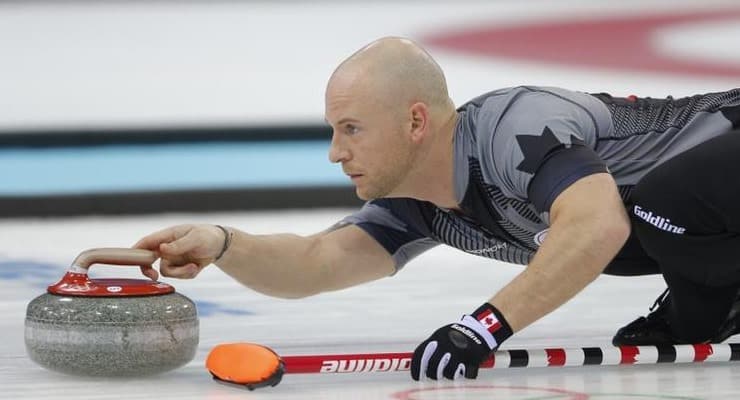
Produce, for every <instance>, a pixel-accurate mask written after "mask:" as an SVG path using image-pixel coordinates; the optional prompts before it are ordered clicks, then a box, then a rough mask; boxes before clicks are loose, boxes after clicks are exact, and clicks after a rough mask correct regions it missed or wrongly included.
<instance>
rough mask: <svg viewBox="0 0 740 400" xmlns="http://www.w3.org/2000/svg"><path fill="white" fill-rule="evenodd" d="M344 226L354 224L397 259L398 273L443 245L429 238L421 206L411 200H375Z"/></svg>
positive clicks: (353, 215) (394, 259)
mask: <svg viewBox="0 0 740 400" xmlns="http://www.w3.org/2000/svg"><path fill="white" fill-rule="evenodd" d="M340 224H354V225H356V226H358V227H359V228H361V229H362V230H364V231H365V232H367V233H368V234H369V235H370V236H372V237H373V238H374V239H375V240H376V241H377V242H378V243H380V245H381V246H383V248H385V250H386V251H388V254H390V255H391V256H392V257H393V261H394V262H395V267H396V272H398V271H399V270H400V269H401V268H403V266H404V265H406V263H408V262H409V261H410V260H411V259H413V258H414V257H416V256H418V255H419V254H421V253H423V252H424V251H426V250H429V249H430V248H432V247H434V246H436V245H438V244H439V242H437V241H435V240H433V239H432V238H430V237H429V231H428V228H426V226H427V225H426V222H425V220H424V217H423V215H422V213H421V211H420V210H419V207H418V205H417V204H415V202H414V201H413V200H410V199H377V200H372V201H369V202H367V203H365V205H364V206H363V207H362V209H360V210H359V211H358V212H356V213H354V214H352V215H349V216H347V217H346V218H344V219H343V220H342V221H341V222H340Z"/></svg>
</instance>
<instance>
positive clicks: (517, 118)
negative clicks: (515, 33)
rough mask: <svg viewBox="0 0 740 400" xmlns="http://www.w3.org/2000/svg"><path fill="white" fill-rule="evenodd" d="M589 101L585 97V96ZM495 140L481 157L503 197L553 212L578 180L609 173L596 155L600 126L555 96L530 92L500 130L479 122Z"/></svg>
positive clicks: (572, 103)
mask: <svg viewBox="0 0 740 400" xmlns="http://www.w3.org/2000/svg"><path fill="white" fill-rule="evenodd" d="M584 96H585V95H584ZM481 122H482V123H480V124H479V129H481V128H482V129H491V131H492V132H495V134H494V135H493V138H492V140H491V142H490V143H488V145H490V147H489V148H487V149H486V148H484V149H482V151H487V152H488V157H485V155H484V156H483V157H481V159H483V160H486V162H488V163H489V167H488V168H487V169H488V172H489V173H490V174H491V176H492V178H493V179H494V180H495V182H496V183H497V184H498V185H499V187H500V188H501V189H502V191H503V192H504V194H506V195H508V196H511V197H513V198H518V199H520V200H522V201H529V202H531V203H532V204H533V205H534V206H535V208H536V209H537V210H538V211H539V212H543V213H544V212H549V211H550V207H551V206H552V203H553V202H554V201H555V199H556V198H557V196H558V195H559V194H560V193H561V192H562V191H563V190H565V189H566V188H567V187H568V186H570V185H571V184H573V183H574V182H575V181H577V180H578V179H580V178H582V177H585V176H588V175H591V174H595V173H599V172H608V169H607V167H606V164H605V163H604V162H603V160H601V158H600V157H599V156H598V155H597V154H596V152H595V151H594V150H593V146H595V143H596V136H597V133H596V130H597V127H596V123H595V119H594V117H593V114H592V113H591V112H590V110H589V109H588V108H587V107H586V106H585V105H582V104H579V103H578V102H576V101H574V100H572V99H568V98H565V97H562V96H558V95H556V94H553V93H547V92H531V93H526V94H522V95H520V97H519V98H518V99H517V100H516V101H513V102H511V103H510V104H509V106H508V108H507V110H506V111H505V112H504V113H503V115H501V117H500V119H499V120H498V121H497V124H496V125H495V126H493V122H492V121H485V120H483V121H481Z"/></svg>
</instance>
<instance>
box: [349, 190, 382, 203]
mask: <svg viewBox="0 0 740 400" xmlns="http://www.w3.org/2000/svg"><path fill="white" fill-rule="evenodd" d="M355 194H356V195H357V197H359V198H360V200H364V201H370V200H375V199H377V198H380V197H383V196H380V195H378V194H377V193H372V192H368V191H367V190H362V189H360V188H359V187H355Z"/></svg>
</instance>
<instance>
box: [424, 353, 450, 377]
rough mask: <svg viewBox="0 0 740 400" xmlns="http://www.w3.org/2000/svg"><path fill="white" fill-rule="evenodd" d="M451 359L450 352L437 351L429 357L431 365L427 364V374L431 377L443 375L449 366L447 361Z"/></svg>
mask: <svg viewBox="0 0 740 400" xmlns="http://www.w3.org/2000/svg"><path fill="white" fill-rule="evenodd" d="M448 361H450V353H442V352H441V351H435V352H434V353H433V354H432V355H431V357H429V365H427V369H426V376H427V378H429V379H434V380H435V381H436V380H437V379H438V378H441V377H442V370H443V369H444V367H446V366H447V362H448Z"/></svg>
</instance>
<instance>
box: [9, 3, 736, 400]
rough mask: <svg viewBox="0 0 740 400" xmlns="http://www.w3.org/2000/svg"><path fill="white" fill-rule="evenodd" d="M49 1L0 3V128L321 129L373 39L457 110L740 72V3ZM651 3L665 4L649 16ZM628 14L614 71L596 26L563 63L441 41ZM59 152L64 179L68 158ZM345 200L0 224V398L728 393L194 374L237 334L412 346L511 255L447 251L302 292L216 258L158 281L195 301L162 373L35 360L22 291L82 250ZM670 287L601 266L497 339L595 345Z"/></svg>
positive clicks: (706, 378)
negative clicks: (337, 91)
mask: <svg viewBox="0 0 740 400" xmlns="http://www.w3.org/2000/svg"><path fill="white" fill-rule="evenodd" d="M60 3H63V5H61V6H60V5H58V4H60ZM60 3H55V2H43V1H39V2H35V1H34V2H28V3H26V2H6V3H3V4H0V54H2V55H0V57H1V58H2V62H0V70H2V74H0V132H1V130H2V129H7V130H11V131H12V130H23V129H34V128H46V129H53V128H58V127H67V128H69V127H72V128H74V127H77V126H84V127H98V126H103V127H105V126H115V127H128V128H131V127H137V126H143V127H151V126H158V125H163V126H168V124H175V125H178V124H184V125H186V126H187V125H188V124H195V125H198V124H204V125H206V126H208V125H209V124H213V125H220V124H227V125H228V124H235V125H247V126H248V125H249V124H254V125H269V124H283V125H285V124H294V123H299V124H301V123H307V124H311V123H315V124H318V123H321V121H322V120H323V91H324V85H325V83H326V79H327V78H328V76H329V74H330V73H331V71H332V70H333V68H334V66H335V65H336V63H337V62H339V61H340V60H341V59H343V58H344V57H346V56H347V55H349V54H351V52H352V51H354V50H356V49H357V48H358V47H359V46H361V45H363V44H365V43H367V42H369V41H370V40H373V39H375V38H377V37H379V36H385V35H403V36H409V37H412V38H415V39H417V40H420V41H422V42H423V43H425V44H429V45H430V46H429V47H428V48H429V50H430V51H431V53H432V54H433V55H434V56H435V58H436V59H437V60H438V61H439V63H440V64H441V66H442V67H443V69H444V70H445V71H446V74H447V78H448V84H449V87H450V91H451V96H452V97H453V99H454V100H455V101H456V102H457V103H462V102H463V101H465V100H467V99H469V98H471V97H473V96H476V95H478V94H480V93H482V92H484V91H487V90H492V89H496V88H500V87H506V86H514V85H522V84H532V85H553V86H563V87H567V88H571V89H574V90H579V91H585V92H598V91H607V92H611V93H613V94H615V95H617V96H626V95H629V94H637V95H640V96H652V97H662V96H665V95H668V94H672V95H674V96H684V95H690V94H695V93H702V92H709V91H718V90H725V89H729V88H732V87H738V86H740V56H739V55H740V52H739V51H738V43H740V6H738V2H737V0H707V1H695V0H652V1H650V0H625V1H619V2H606V1H602V2H594V1H590V0H582V1H579V0H563V1H558V2H552V1H549V0H531V1H515V0H512V1H504V0H500V1H458V2H452V1H441V0H440V1H428V2H421V1H397V2H392V1H386V2H373V1H370V0H368V1H352V2H339V1H314V2H310V3H309V2H296V1H286V2H264V1H257V2H249V1H244V2H234V1H214V2H205V1H204V2H196V1H182V2H179V1H171V2H170V1H157V2H135V4H136V5H135V6H131V5H130V4H128V3H126V2H124V1H115V2H104V4H103V3H100V2H94V3H95V4H94V5H91V4H92V2H84V1H82V2H75V1H65V2H60ZM553 4H557V5H553ZM663 14H668V15H669V17H666V18H663V19H661V15H663ZM694 14H695V15H696V16H697V17H696V18H694V19H691V18H689V19H687V18H685V15H694ZM640 16H641V17H645V18H648V20H640V21H643V23H648V24H650V27H652V30H647V31H645V30H640V29H643V28H644V24H643V25H640V24H636V25H634V24H633V25H630V24H628V23H625V24H623V25H619V26H620V27H621V28H620V29H623V31H620V32H623V33H625V35H626V34H627V33H630V34H634V35H629V36H625V37H627V38H628V39H624V40H620V38H621V36H619V35H612V37H611V39H612V40H613V39H614V38H615V37H616V39H617V40H616V41H612V42H611V45H613V46H615V49H619V51H620V53H618V54H617V53H614V54H604V53H600V54H601V55H603V56H604V57H606V58H609V56H613V57H611V59H612V60H613V61H614V63H615V64H614V65H612V66H605V65H594V64H593V63H591V62H592V61H593V60H594V59H595V58H596V57H595V56H594V55H590V54H591V53H589V52H587V51H586V50H592V48H593V47H594V46H598V43H600V42H599V41H600V40H602V39H603V40H607V39H609V38H606V37H602V36H603V35H602V34H604V30H596V31H588V32H585V31H584V33H583V35H582V37H583V38H584V39H589V38H592V39H593V40H594V42H588V41H587V40H586V41H585V42H583V43H581V45H582V46H583V47H582V49H581V50H583V51H581V52H580V53H579V54H581V55H580V56H578V55H577V54H575V53H576V52H573V51H572V50H573V49H568V48H563V47H561V48H558V51H562V52H570V53H568V54H571V53H572V54H574V59H573V60H570V61H572V62H571V63H563V62H562V60H560V59H558V56H561V55H562V54H561V53H559V52H558V51H552V52H547V51H545V50H548V49H543V48H541V47H540V48H539V49H540V50H542V54H539V53H537V52H536V51H535V50H532V51H530V52H526V53H525V54H524V55H521V54H519V55H518V56H517V54H515V51H514V50H516V49H510V48H505V47H503V48H497V49H489V50H490V51H491V52H492V53H491V54H483V53H480V52H477V53H476V52H465V51H458V50H459V49H458V50H455V49H450V48H449V47H445V46H444V45H442V44H439V43H442V42H444V40H445V38H446V39H449V38H450V37H454V35H455V34H458V33H461V32H462V31H464V30H466V29H478V28H481V29H482V28H485V27H496V28H504V27H516V26H527V25H528V24H539V23H546V22H547V21H550V20H552V21H553V23H554V24H556V25H557V24H565V25H563V26H561V27H560V28H558V29H559V30H557V32H560V33H564V32H565V33H567V32H573V31H574V29H575V30H576V31H577V30H578V29H581V28H583V25H579V21H580V22H582V21H588V20H589V19H592V18H596V19H604V18H606V19H609V18H613V19H614V18H616V19H620V18H622V20H623V21H622V22H624V21H629V20H630V18H631V17H640ZM638 19H639V18H638ZM645 21H648V22H645ZM567 24H571V25H567ZM558 26H560V25H558ZM194 27H197V29H194ZM574 27H575V28H574ZM561 28H562V29H561ZM636 32H638V33H639V32H643V33H645V34H644V35H642V36H640V35H637V33H636ZM479 33H480V32H479ZM499 33H500V32H499ZM510 33H511V32H510ZM607 36H608V35H607ZM540 39H541V37H540ZM537 40H538V39H537V38H534V39H532V40H531V41H530V42H531V43H533V44H537ZM432 43H437V44H436V45H433V44H432ZM646 43H648V44H649V45H646ZM639 45H641V46H639ZM551 48H552V49H555V48H556V47H555V44H553V46H551ZM645 49H651V50H650V51H646V50H645ZM616 51H617V50H615V52H616ZM634 57H646V58H649V59H650V61H651V62H652V64H650V68H648V69H639V68H634V66H630V65H628V64H629V63H628V61H630V60H632V59H633V58H634ZM0 134H1V133H0ZM55 167H58V168H60V169H61V171H62V172H65V170H63V168H65V166H64V165H59V166H56V165H55ZM196 167H197V166H196ZM163 168H165V169H166V172H167V173H168V174H177V173H178V171H179V170H178V165H177V164H168V165H165V166H163ZM24 172H27V171H24V170H17V169H13V170H7V169H6V170H0V194H3V195H5V194H7V193H6V192H7V191H8V190H9V189H8V188H7V187H8V186H10V184H9V183H8V181H12V180H11V179H9V176H10V174H13V177H14V178H17V179H16V180H20V181H25V182H34V181H33V179H35V178H36V177H30V176H25V175H23V173H24ZM66 172H68V171H66ZM93 172H97V171H93ZM145 172H146V171H145ZM156 172H161V171H156ZM247 172H254V171H247ZM247 172H245V174H246V173H247ZM19 175H20V176H19ZM66 175H67V176H65V174H62V178H60V179H67V178H68V179H70V181H72V180H74V179H73V178H74V177H73V176H72V175H74V174H66ZM141 176H144V175H141ZM164 176H165V177H166V176H167V175H166V174H165V175H164ZM178 178H179V177H178ZM162 180H163V183H165V182H164V181H165V180H166V179H162ZM39 182H40V181H39ZM78 183H79V182H78ZM38 186H42V188H43V186H44V185H41V184H39V185H38ZM61 186H64V187H68V185H67V184H64V185H61ZM47 189H48V188H47ZM70 190H72V189H70ZM351 211H352V210H343V209H331V210H312V209H304V210H292V211H282V212H239V213H210V214H162V215H156V216H149V215H147V216H128V217H126V216H121V217H103V216H90V217H78V218H54V219H31V218H28V219H0V399H39V400H40V399H44V400H46V399H76V400H79V399H94V400H99V399H156V400H189V399H198V400H232V399H233V400H236V399H342V400H345V399H352V400H360V399H403V400H412V399H418V400H422V399H445V400H446V399H515V400H535V399H537V400H545V399H547V400H559V399H562V400H565V399H573V400H575V399H579V400H584V399H594V400H601V399H604V400H607V399H608V400H614V399H624V400H632V399H634V400H657V399H675V400H679V399H680V400H695V399H704V400H710V399H712V400H718V399H726V400H730V399H732V400H737V399H740V363H730V362H728V363H714V364H659V365H658V364H654V365H636V366H634V365H632V366H630V365H627V366H590V367H562V368H561V367H554V368H526V369H522V368H519V369H497V370H491V369H484V370H481V373H480V376H479V378H478V379H477V380H472V381H456V382H451V381H441V382H433V381H424V382H414V381H412V380H411V378H410V376H409V374H408V372H378V373H362V374H353V373H347V374H325V375H320V374H305V375H290V374H288V375H286V376H285V377H284V378H283V381H282V383H280V384H279V385H278V386H276V387H271V388H263V389H260V390H257V391H253V392H249V391H247V390H240V389H237V388H234V387H229V386H224V385H220V384H217V383H215V382H214V381H213V380H212V379H211V377H210V375H209V373H208V372H207V371H206V369H205V367H204V360H205V357H206V355H207V354H208V352H209V350H210V349H211V348H213V346H215V345H216V344H218V343H226V342H235V341H248V342H256V343H260V344H263V345H267V346H269V347H271V348H273V349H274V350H276V351H277V352H278V353H279V354H281V355H286V356H288V355H308V354H332V353H373V352H410V351H413V349H414V348H415V346H416V345H417V344H418V343H420V342H421V341H422V340H424V339H425V338H427V337H428V336H429V335H430V334H431V333H432V332H433V331H434V330H435V329H437V328H438V327H440V326H442V325H445V324H448V323H450V322H452V321H455V320H457V319H459V318H460V316H461V315H462V314H463V313H466V312H470V311H472V310H473V309H475V308H476V307H477V306H478V305H479V304H481V303H482V302H484V301H486V300H487V299H489V298H490V297H491V295H492V294H494V293H495V292H496V291H497V290H498V289H499V288H500V287H501V286H503V285H504V284H505V283H507V282H508V281H509V280H510V279H511V278H513V277H514V276H515V275H516V274H517V273H519V272H520V271H521V270H522V268H523V267H519V266H513V265H508V264H502V263H497V262H494V261H491V260H488V259H484V258H479V257H474V256H471V255H467V254H464V253H462V252H460V251H457V250H454V249H450V248H445V247H441V246H440V247H438V248H435V249H433V250H432V251H429V252H427V253H425V254H423V255H421V256H420V257H418V258H416V259H415V260H413V261H412V262H411V263H409V264H408V265H407V266H406V267H405V269H403V270H402V271H401V272H399V273H398V274H397V275H396V276H393V277H388V278H385V279H381V280H379V281H376V282H373V283H370V284H367V285H364V286H360V287H356V288H351V289H347V290H342V291H338V292H332V293H326V294H321V295H317V296H313V297H310V298H306V299H301V300H281V299H273V298H268V297H266V296H263V295H260V294H257V293H255V292H252V291H250V290H248V289H246V288H243V287H241V286H240V285H239V284H237V283H235V282H234V281H233V280H231V279H230V278H229V277H227V276H226V275H225V274H223V273H221V272H220V271H219V270H218V269H217V268H216V267H209V268H207V269H206V270H204V271H203V272H202V274H201V275H200V276H199V277H198V278H197V279H195V280H187V281H180V280H173V279H167V278H163V281H166V282H168V283H170V284H172V285H174V286H175V287H176V289H177V291H179V292H180V293H182V294H184V295H186V296H188V297H189V298H191V299H192V300H194V301H195V302H196V304H197V306H198V311H199V315H200V344H199V347H198V351H197V354H196V357H195V359H194V360H193V361H192V362H190V363H189V364H188V365H186V366H184V367H182V368H180V369H177V370H175V371H173V372H170V373H166V374H161V375H157V376H151V377H145V378H139V379H125V380H124V379H91V378H80V377H72V376H66V375H62V374H58V373H54V372H50V371H47V370H45V369H42V368H41V367H39V366H37V365H35V364H34V363H33V362H32V361H31V360H30V359H29V358H28V357H27V356H26V352H25V348H24V341H23V330H24V315H25V308H26V305H27V304H28V303H29V302H30V301H31V300H32V299H33V298H34V297H36V296H38V295H41V294H42V293H43V292H44V291H45V289H46V286H47V285H49V284H51V283H54V282H56V281H57V280H58V279H59V278H60V277H61V276H62V275H63V273H64V272H65V270H66V268H67V267H68V266H69V264H70V263H71V262H72V260H73V259H74V258H75V256H76V255H77V254H78V253H79V252H81V251H83V250H86V249H90V248H95V247H126V246H130V245H132V244H133V243H135V242H136V241H137V240H138V239H139V238H140V237H141V236H143V235H146V234H148V233H150V232H153V231H155V230H158V229H161V228H163V227H165V226H169V225H173V224H179V223H189V222H195V223H218V224H223V225H229V226H233V227H236V228H240V229H243V230H246V231H249V232H252V233H275V232H295V233H299V234H310V233H313V232H316V231H319V230H322V229H325V228H327V227H329V226H331V225H332V224H333V223H335V222H336V221H337V220H338V219H340V218H342V217H343V216H345V215H347V214H348V213H350V212H351ZM93 275H94V276H99V277H101V276H105V277H111V276H121V277H139V273H138V269H137V268H135V267H134V268H127V267H100V268H97V267H96V268H94V273H93ZM663 289H664V284H663V282H662V280H661V278H660V277H657V276H653V277H638V278H619V277H609V276H603V277H600V278H598V279H597V281H596V282H594V283H593V284H592V285H590V286H589V287H587V288H586V289H585V290H584V291H583V292H582V293H581V294H580V295H578V296H577V297H576V298H575V299H573V300H572V301H570V302H569V303H567V304H566V305H565V306H563V307H562V308H560V309H558V310H557V311H555V312H553V313H552V314H550V315H548V316H547V317H545V318H544V319H542V320H540V321H538V322H536V323H535V324H533V325H532V326H530V327H528V328H527V329H525V330H524V331H522V332H520V333H518V334H516V335H515V336H514V337H512V338H511V339H509V340H508V341H507V342H505V343H504V345H503V347H502V349H544V348H548V347H550V348H552V347H564V348H573V347H577V348H580V347H588V346H593V347H605V346H609V344H610V341H611V337H612V335H613V334H614V332H615V331H616V329H617V328H619V327H620V326H622V325H624V324H626V323H628V322H630V321H632V320H633V319H634V318H636V317H637V316H638V315H644V314H646V313H647V312H648V307H649V306H650V305H651V304H652V303H653V301H654V300H655V298H656V297H657V296H658V295H659V294H660V293H661V292H662V290H663ZM730 341H735V342H740V337H737V338H735V339H734V340H733V339H731V340H730Z"/></svg>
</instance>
